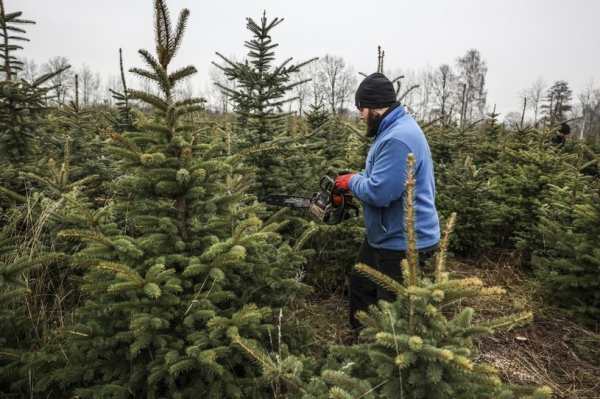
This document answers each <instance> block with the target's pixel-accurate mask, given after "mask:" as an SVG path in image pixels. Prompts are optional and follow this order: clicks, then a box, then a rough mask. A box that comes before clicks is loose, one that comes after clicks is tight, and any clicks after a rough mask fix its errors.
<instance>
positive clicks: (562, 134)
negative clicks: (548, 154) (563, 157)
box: [551, 123, 571, 147]
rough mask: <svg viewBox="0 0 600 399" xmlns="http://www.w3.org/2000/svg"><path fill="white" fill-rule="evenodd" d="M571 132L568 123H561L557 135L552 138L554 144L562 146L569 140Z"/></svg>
mask: <svg viewBox="0 0 600 399" xmlns="http://www.w3.org/2000/svg"><path fill="white" fill-rule="evenodd" d="M569 133H571V128H570V127H569V125H567V124H566V123H562V124H561V125H560V129H558V132H557V133H556V136H554V137H553V138H552V140H551V141H552V145H553V146H559V147H562V146H563V145H565V143H566V142H567V134H569Z"/></svg>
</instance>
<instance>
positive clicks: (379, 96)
mask: <svg viewBox="0 0 600 399" xmlns="http://www.w3.org/2000/svg"><path fill="white" fill-rule="evenodd" d="M354 100H355V102H356V107H357V108H387V107H390V106H392V105H393V104H394V103H395V102H396V91H395V90H394V84H393V83H392V82H390V80H389V79H388V78H386V77H385V76H384V75H383V74H381V73H374V74H372V75H369V76H367V77H366V78H365V79H364V80H363V81H362V82H361V83H360V85H359V86H358V89H357V90H356V94H355V96H354Z"/></svg>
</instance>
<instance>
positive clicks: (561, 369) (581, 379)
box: [296, 253, 600, 399]
mask: <svg viewBox="0 0 600 399" xmlns="http://www.w3.org/2000/svg"><path fill="white" fill-rule="evenodd" d="M446 266H447V270H448V271H451V272H453V273H457V274H459V275H461V276H463V277H479V278H480V279H481V280H482V281H483V282H484V283H485V284H486V285H488V286H501V287H502V288H504V289H505V290H506V292H507V293H506V295H503V296H501V297H491V298H486V299H484V300H477V301H476V302H471V303H467V302H462V303H458V304H456V308H455V309H449V311H450V312H452V311H456V312H458V311H460V309H461V308H462V307H464V306H470V307H473V308H474V309H475V311H476V313H475V320H474V321H475V322H477V321H481V320H486V319H491V318H496V317H502V316H508V315H510V314H513V313H519V312H523V311H532V312H533V313H534V319H533V321H532V322H530V323H529V324H526V325H524V326H522V327H517V328H514V329H512V330H504V331H497V332H496V334H494V335H493V336H492V337H489V338H485V339H479V340H477V341H476V342H475V343H476V345H477V346H478V347H479V350H480V354H479V357H478V358H477V359H476V360H477V361H481V362H486V363H488V364H491V365H492V366H494V367H495V368H496V369H497V370H498V372H499V375H500V378H501V379H502V380H503V381H504V382H506V383H513V384H518V385H533V386H541V385H547V386H549V387H550V388H552V390H553V392H554V396H553V398H557V399H563V398H564V399H566V398H569V399H572V398H577V399H593V398H595V399H598V398H600V335H599V328H600V327H599V326H598V325H593V324H592V325H591V326H589V325H588V326H586V325H585V323H583V322H582V321H581V320H569V319H568V318H567V317H565V316H564V315H562V314H561V313H560V312H559V311H558V310H556V309H552V308H549V307H548V306H547V305H546V303H545V301H544V298H543V297H542V296H541V295H540V294H539V291H538V290H537V289H536V286H535V284H536V282H535V280H534V279H533V278H532V277H531V276H530V275H529V274H528V273H527V272H526V271H524V270H522V268H521V267H520V266H519V259H516V258H514V257H513V255H512V254H504V253H499V254H494V255H493V257H492V256H488V257H481V258H479V259H449V260H448V262H447V265H446ZM296 315H297V316H298V317H299V318H300V319H301V320H305V321H306V322H307V323H308V324H310V325H312V326H313V327H315V329H316V331H317V336H316V337H315V341H314V343H315V344H316V345H322V347H323V353H325V350H326V349H325V348H326V347H327V345H330V344H340V343H342V342H343V341H344V339H345V338H346V336H347V335H348V333H349V328H348V304H347V300H346V298H345V296H343V295H341V294H334V295H332V296H330V297H329V298H313V299H312V300H310V301H309V302H308V303H305V304H302V306H298V309H296Z"/></svg>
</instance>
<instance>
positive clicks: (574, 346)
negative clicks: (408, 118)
mask: <svg viewBox="0 0 600 399" xmlns="http://www.w3.org/2000/svg"><path fill="white" fill-rule="evenodd" d="M154 7H155V20H154V21H148V23H149V24H150V23H152V24H153V26H155V28H156V29H155V35H156V36H155V42H156V48H155V52H152V51H150V50H146V49H141V50H140V51H139V54H138V56H139V59H140V63H141V64H142V65H143V67H134V68H130V69H127V68H125V66H124V65H123V62H121V65H116V66H115V67H116V69H117V70H119V72H120V81H119V82H114V84H115V85H114V87H110V92H109V93H110V100H106V99H103V98H102V97H101V96H98V95H97V93H98V91H97V90H98V87H99V80H98V79H97V77H94V74H93V73H91V71H90V70H87V72H86V71H84V70H81V71H72V70H71V68H70V66H69V65H68V60H66V59H64V58H61V57H57V58H56V59H53V60H50V61H49V62H48V63H47V64H44V65H43V66H42V67H41V68H39V71H38V68H37V67H35V64H34V63H32V62H31V61H28V60H24V59H21V58H20V57H19V51H20V50H22V48H23V46H25V45H26V43H27V42H26V27H27V26H28V24H31V23H33V21H28V20H27V19H26V16H25V15H21V13H20V12H18V11H13V10H5V9H4V3H3V1H2V0H0V35H1V36H2V39H3V40H2V41H1V43H0V54H1V55H2V63H1V65H0V76H2V82H1V83H0V84H1V85H2V88H1V90H0V154H1V156H0V227H1V229H0V305H1V306H0V398H22V397H32V398H33V397H36V398H38V397H45V398H75V397H78V398H133V397H136V398H405V399H409V398H411V399H413V398H550V397H553V398H598V397H600V383H598V381H600V335H599V334H600V331H599V329H598V320H599V318H600V316H599V314H600V246H599V244H598V242H600V193H599V189H600V170H599V166H598V161H599V157H600V90H599V89H595V88H594V87H590V88H589V89H588V90H584V91H583V93H582V94H581V95H580V96H579V97H580V98H579V99H578V100H579V101H578V102H577V103H573V98H572V92H571V90H570V88H569V86H568V83H567V82H565V81H558V82H555V83H554V84H553V85H552V86H551V87H550V88H549V89H548V90H545V89H544V87H543V85H542V83H541V82H536V83H535V84H532V86H531V87H530V88H528V89H526V90H524V93H523V94H524V99H525V100H524V110H523V113H521V114H519V115H511V116H510V117H508V116H507V117H506V118H504V119H503V121H502V122H501V121H500V120H499V117H500V115H499V113H498V112H499V111H497V110H495V109H494V110H493V111H492V112H486V109H488V107H486V95H485V74H486V71H487V68H486V65H485V62H484V60H482V58H481V55H480V54H479V52H478V51H477V50H470V51H468V52H467V54H465V55H464V56H463V57H459V58H458V60H457V65H456V68H452V67H451V66H449V65H442V66H440V67H439V68H437V69H436V70H435V71H431V72H430V73H423V74H421V75H420V76H413V77H402V76H400V74H396V72H395V71H393V70H388V69H387V68H384V61H385V53H384V51H383V49H379V51H378V53H376V55H378V57H374V59H373V65H374V66H376V68H377V70H378V71H382V72H383V71H385V73H386V74H387V75H388V76H390V77H391V78H393V79H395V80H394V81H395V83H396V85H397V94H398V99H399V100H400V101H401V102H402V103H403V104H404V105H405V106H406V107H407V109H409V110H410V111H411V113H412V114H413V115H414V117H415V118H416V119H417V120H418V122H419V123H420V125H421V126H422V128H423V130H424V132H425V134H426V136H427V138H428V141H429V143H430V147H431V151H432V155H433V159H434V162H435V168H436V179H437V182H436V183H437V197H436V203H437V207H438V211H439V214H440V219H441V223H442V228H443V229H444V233H445V234H444V240H443V245H442V246H441V249H440V250H439V251H438V253H437V254H436V256H435V257H434V258H433V259H431V260H430V261H429V263H428V264H427V266H426V268H425V270H419V268H418V266H417V261H416V259H414V258H413V257H410V256H409V260H408V262H406V263H404V264H403V265H399V267H403V270H404V275H405V281H404V283H403V284H402V285H401V284H397V283H394V282H392V281H389V280H387V279H386V278H385V276H381V275H378V274H377V273H376V272H375V271H373V270H370V269H369V268H366V267H360V271H361V273H364V274H365V275H367V276H369V277H370V278H372V279H373V280H375V281H376V282H378V283H379V284H382V285H385V286H387V287H388V288H390V289H392V290H394V291H395V292H396V293H397V301H396V302H394V303H387V302H382V303H380V306H378V307H376V308H372V309H371V311H370V312H369V313H368V314H361V315H360V318H361V319H362V321H363V323H364V324H365V325H366V326H367V327H366V328H365V329H364V331H362V333H361V336H360V339H359V340H358V342H351V341H350V340H349V339H348V337H349V331H348V328H349V327H348V326H347V307H346V305H347V304H346V294H347V291H346V289H347V278H348V275H349V272H350V269H351V267H352V264H353V261H354V256H355V255H356V252H357V250H358V246H359V245H360V242H361V241H362V237H363V235H364V229H363V226H362V219H361V218H360V217H359V218H352V219H350V220H348V221H345V222H343V223H341V224H339V225H334V226H329V225H325V224H323V223H320V222H319V221H318V220H316V219H315V218H314V217H312V216H311V215H310V214H309V213H308V212H307V211H303V210H290V209H279V208H276V207H271V206H267V205H265V203H264V202H263V198H264V196H265V195H266V194H268V193H271V192H279V193H289V194H292V193H293V194H300V195H310V194H311V193H312V192H313V191H316V190H318V183H319V180H320V178H321V176H323V175H329V176H335V175H337V173H338V172H339V171H341V170H354V171H359V170H362V169H363V166H364V158H365V155H366V152H367V151H368V148H369V145H370V141H369V139H367V138H365V137H364V132H363V130H364V127H363V126H361V125H360V124H359V123H358V121H357V120H356V116H355V113H354V112H353V111H350V110H349V109H351V108H353V107H352V103H351V102H350V101H349V97H350V98H351V97H352V94H353V92H354V89H355V86H356V83H357V82H358V80H359V79H360V75H358V74H351V73H349V72H350V69H349V68H348V67H347V66H346V65H345V64H344V61H343V60H342V59H339V58H337V57H333V56H329V55H328V56H325V57H322V58H320V59H313V60H307V61H303V62H301V63H299V64H292V61H291V60H287V61H284V62H282V63H279V64H277V63H275V60H276V57H275V47H274V44H276V37H277V29H276V28H277V26H278V25H279V24H280V23H281V22H282V20H280V19H278V18H270V17H267V15H266V14H263V16H262V17H261V18H260V19H258V20H255V19H252V18H248V24H247V28H248V37H247V38H240V41H244V42H245V45H246V47H247V48H248V50H249V53H248V55H247V57H246V59H244V60H243V61H236V60H232V59H228V58H227V57H224V56H221V55H217V60H216V61H215V62H214V66H215V69H214V70H213V72H214V76H212V78H213V81H214V82H215V87H216V89H217V90H218V93H219V94H218V96H217V95H215V96H213V98H214V99H216V101H214V102H213V103H212V104H208V103H207V102H206V99H204V98H200V97H194V96H193V95H192V94H191V91H190V90H188V87H187V86H186V82H189V79H190V78H191V77H192V76H193V75H194V74H196V69H195V67H194V66H191V65H190V66H186V67H182V68H178V69H174V68H172V67H171V65H172V61H173V59H174V58H176V56H177V53H178V50H179V48H180V45H181V43H182V41H183V40H186V37H185V34H184V31H185V26H186V24H187V21H188V18H189V12H188V11H187V10H185V9H184V10H182V11H180V12H179V13H178V18H177V19H173V20H172V19H171V15H170V13H169V10H168V7H167V4H166V0H156V1H155V2H154ZM38 72H39V73H38ZM367 72H369V73H370V72H375V69H374V70H373V71H367ZM130 80H133V81H134V82H136V84H133V85H132V84H130ZM139 82H143V84H141V85H137V83H139ZM527 109H529V110H530V111H532V112H533V114H534V117H533V118H530V117H527V118H526V117H525V111H526V110H527ZM563 122H567V123H569V125H570V126H571V129H572V131H573V133H572V134H571V135H570V136H569V137H568V139H567V142H566V144H564V145H558V146H556V145H553V144H552V142H551V139H552V138H553V137H554V136H555V135H556V132H557V130H558V129H559V128H560V126H561V123H563ZM406 187H407V196H409V198H410V187H411V181H410V177H409V181H408V182H407V185H406ZM358 205H359V206H360V204H358ZM408 210H409V212H408V214H409V215H410V214H411V213H410V204H409V209H408ZM408 221H409V225H410V217H409V220H408Z"/></svg>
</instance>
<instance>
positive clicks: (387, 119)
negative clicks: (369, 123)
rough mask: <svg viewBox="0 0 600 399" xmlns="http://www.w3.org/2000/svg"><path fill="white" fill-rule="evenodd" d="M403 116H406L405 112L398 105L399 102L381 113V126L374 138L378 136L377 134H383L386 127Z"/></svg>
mask: <svg viewBox="0 0 600 399" xmlns="http://www.w3.org/2000/svg"><path fill="white" fill-rule="evenodd" d="M404 115H406V110H405V109H404V107H403V106H402V105H400V102H399V101H397V102H396V103H395V104H394V105H392V106H391V107H390V108H388V110H387V111H385V112H384V113H383V115H382V119H381V124H380V125H379V130H378V131H377V134H376V135H375V137H377V136H379V133H381V132H384V131H385V130H386V129H387V128H388V127H390V125H391V124H392V123H394V121H395V120H396V119H398V118H401V117H403V116H404Z"/></svg>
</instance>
